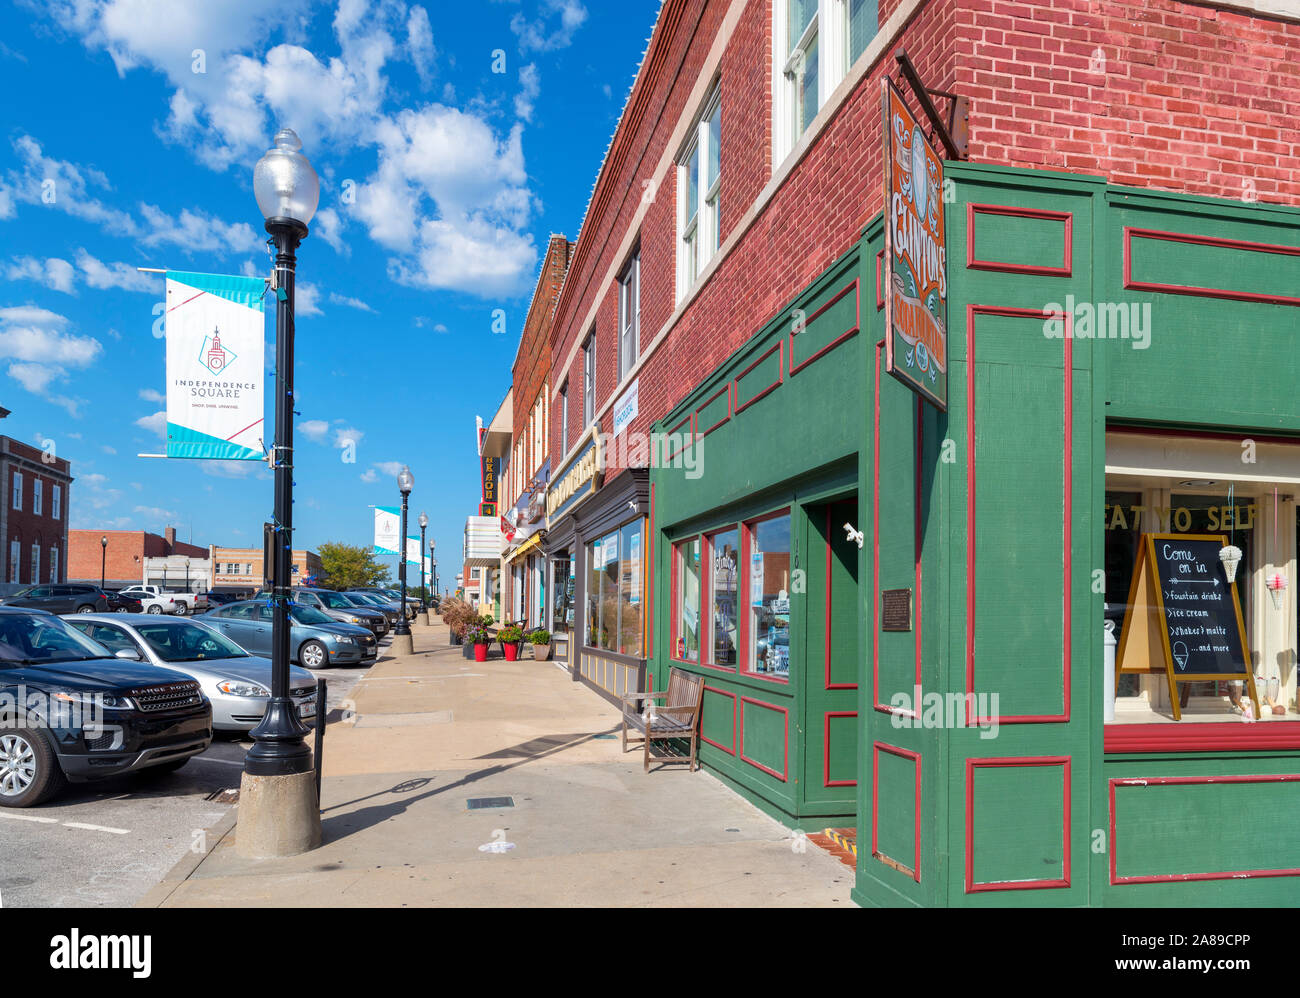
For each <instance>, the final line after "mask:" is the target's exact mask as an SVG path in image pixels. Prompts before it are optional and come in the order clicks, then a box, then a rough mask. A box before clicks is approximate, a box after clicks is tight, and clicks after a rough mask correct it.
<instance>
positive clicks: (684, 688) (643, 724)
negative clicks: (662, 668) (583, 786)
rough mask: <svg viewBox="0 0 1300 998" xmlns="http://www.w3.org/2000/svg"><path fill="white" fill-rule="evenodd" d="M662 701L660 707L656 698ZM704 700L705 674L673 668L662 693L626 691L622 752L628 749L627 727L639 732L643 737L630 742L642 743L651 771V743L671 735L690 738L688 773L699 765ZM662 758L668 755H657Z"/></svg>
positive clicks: (671, 736)
mask: <svg viewBox="0 0 1300 998" xmlns="http://www.w3.org/2000/svg"><path fill="white" fill-rule="evenodd" d="M657 700H662V701H664V703H663V706H659V705H658V704H657V703H656V702H655V701H657ZM703 702H704V677H703V676H696V675H692V674H691V673H689V672H683V671H682V670H681V669H673V670H671V671H670V672H669V674H668V689H666V690H664V691H663V692H662V693H655V692H648V693H625V694H624V695H623V751H624V752H626V751H627V746H628V742H629V738H628V737H627V729H628V727H629V726H630V727H632V728H635V729H636V730H637V731H640V732H642V734H643V735H644V737H642V738H632V739H630V741H631V742H632V744H636V743H637V742H642V743H644V745H645V771H646V772H647V773H648V772H650V743H651V742H652V741H666V740H668V739H672V738H689V739H690V741H691V754H690V755H689V756H687V757H686V758H687V759H688V761H689V762H690V768H691V772H695V770H697V769H698V768H699V763H698V762H697V760H696V754H697V751H698V748H699V731H700V706H701V704H703ZM655 758H657V759H660V760H665V759H667V758H670V757H665V756H656V757H655Z"/></svg>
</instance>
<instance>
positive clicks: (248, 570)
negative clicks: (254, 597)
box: [205, 544, 322, 591]
mask: <svg viewBox="0 0 1300 998" xmlns="http://www.w3.org/2000/svg"><path fill="white" fill-rule="evenodd" d="M205 553H206V554H207V555H208V558H209V560H210V562H211V563H212V588H213V589H230V590H245V589H246V590H250V591H256V590H258V589H261V588H262V586H263V585H264V584H265V580H264V578H263V574H264V573H263V552H262V549H261V548H227V547H220V546H218V545H216V544H213V545H212V546H211V547H210V548H207V549H206V550H205ZM290 565H291V568H290V572H291V573H292V579H293V582H292V584H293V585H295V586H299V585H305V584H307V583H306V582H305V581H304V580H307V579H311V580H313V581H314V582H320V581H322V576H321V561H320V555H318V554H317V553H316V552H315V551H307V550H302V549H299V550H297V551H294V552H293V553H292V561H291V562H290Z"/></svg>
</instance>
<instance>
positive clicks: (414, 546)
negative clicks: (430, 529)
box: [406, 534, 423, 570]
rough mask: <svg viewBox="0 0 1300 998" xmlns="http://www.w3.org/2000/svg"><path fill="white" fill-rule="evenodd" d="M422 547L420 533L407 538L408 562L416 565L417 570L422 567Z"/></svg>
mask: <svg viewBox="0 0 1300 998" xmlns="http://www.w3.org/2000/svg"><path fill="white" fill-rule="evenodd" d="M421 547H423V545H421V544H420V538H419V535H418V534H417V535H416V536H415V537H408V538H407V539H406V563H407V564H408V565H414V566H415V568H416V569H417V570H418V569H419V567H420V555H421V553H422V552H421V550H420V549H421Z"/></svg>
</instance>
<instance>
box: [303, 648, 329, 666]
mask: <svg viewBox="0 0 1300 998" xmlns="http://www.w3.org/2000/svg"><path fill="white" fill-rule="evenodd" d="M329 661H330V653H329V651H328V649H326V647H325V646H324V645H323V644H321V643H320V642H319V641H307V642H305V643H304V644H303V646H302V647H301V648H299V649H298V664H299V665H301V666H302V667H303V668H304V669H323V668H325V666H327V665H329Z"/></svg>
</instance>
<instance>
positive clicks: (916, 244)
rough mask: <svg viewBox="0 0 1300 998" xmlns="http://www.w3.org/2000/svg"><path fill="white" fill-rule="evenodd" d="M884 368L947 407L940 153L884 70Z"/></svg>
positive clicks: (941, 167)
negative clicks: (928, 138) (926, 135)
mask: <svg viewBox="0 0 1300 998" xmlns="http://www.w3.org/2000/svg"><path fill="white" fill-rule="evenodd" d="M881 83H882V88H881V89H882V99H883V108H884V124H885V141H884V147H885V150H884V151H885V217H886V225H885V256H884V265H883V273H882V275H881V281H882V284H883V286H884V287H883V290H884V298H885V363H886V370H888V371H889V373H890V374H892V375H893V376H894V377H895V378H897V379H898V380H899V381H902V382H903V383H904V384H906V385H907V386H908V387H909V388H911V389H912V390H913V391H914V392H916V393H917V394H918V395H920V396H921V397H922V398H924V399H926V400H928V401H929V402H931V403H932V404H933V405H935V406H937V407H938V408H939V409H940V410H943V411H946V410H947V408H948V277H947V270H948V268H947V262H948V261H947V248H946V247H945V245H944V204H943V161H942V160H941V159H940V158H939V155H938V154H937V153H936V152H935V151H934V150H933V149H932V148H931V147H930V144H929V142H927V141H926V138H925V134H924V132H922V130H921V126H920V124H919V123H918V122H917V120H916V118H914V117H913V116H912V112H911V111H909V110H908V108H907V105H906V104H904V103H903V97H902V94H901V93H900V92H899V91H898V89H897V88H896V87H895V86H894V85H893V83H892V82H890V80H889V79H888V78H887V77H886V78H885V79H884V80H882V81H881Z"/></svg>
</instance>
